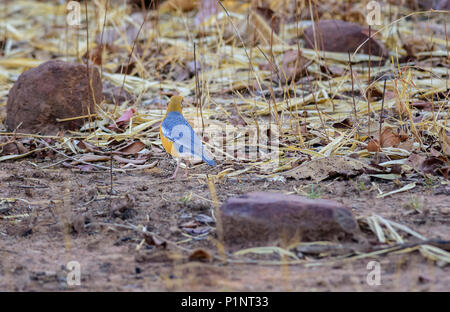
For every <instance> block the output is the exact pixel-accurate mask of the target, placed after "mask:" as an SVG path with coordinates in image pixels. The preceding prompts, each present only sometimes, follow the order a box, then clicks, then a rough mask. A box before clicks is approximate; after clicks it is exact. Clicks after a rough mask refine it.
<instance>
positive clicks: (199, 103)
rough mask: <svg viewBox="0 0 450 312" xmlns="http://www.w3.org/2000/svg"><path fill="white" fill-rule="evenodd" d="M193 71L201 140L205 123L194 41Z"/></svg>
mask: <svg viewBox="0 0 450 312" xmlns="http://www.w3.org/2000/svg"><path fill="white" fill-rule="evenodd" d="M194 71H195V73H194V74H195V97H196V103H197V111H198V109H200V118H201V119H202V138H203V136H204V132H205V122H204V120H203V109H202V106H203V105H202V91H201V89H200V81H199V79H198V72H197V51H196V44H195V41H194Z"/></svg>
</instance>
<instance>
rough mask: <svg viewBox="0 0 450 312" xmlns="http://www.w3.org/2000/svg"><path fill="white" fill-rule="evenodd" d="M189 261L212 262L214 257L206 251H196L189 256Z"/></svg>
mask: <svg viewBox="0 0 450 312" xmlns="http://www.w3.org/2000/svg"><path fill="white" fill-rule="evenodd" d="M188 259H189V261H199V262H211V261H212V256H211V254H210V253H209V252H207V251H206V250H204V249H196V250H194V251H193V252H192V253H191V254H190V255H189V258H188Z"/></svg>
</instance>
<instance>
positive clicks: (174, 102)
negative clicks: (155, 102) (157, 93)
mask: <svg viewBox="0 0 450 312" xmlns="http://www.w3.org/2000/svg"><path fill="white" fill-rule="evenodd" d="M182 101H183V97H182V96H180V95H174V96H172V97H171V98H170V101H169V106H168V107H167V112H166V114H168V113H170V112H178V113H180V114H181V112H182V110H181V102H182Z"/></svg>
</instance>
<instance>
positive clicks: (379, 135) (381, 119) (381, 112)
mask: <svg viewBox="0 0 450 312" xmlns="http://www.w3.org/2000/svg"><path fill="white" fill-rule="evenodd" d="M385 92H386V79H384V84H383V98H382V100H381V111H380V127H379V129H378V138H379V141H378V143H379V144H380V149H381V147H382V146H383V142H382V140H383V138H382V137H381V129H382V128H383V110H384V94H385ZM379 162H380V155H379V154H378V150H377V163H379Z"/></svg>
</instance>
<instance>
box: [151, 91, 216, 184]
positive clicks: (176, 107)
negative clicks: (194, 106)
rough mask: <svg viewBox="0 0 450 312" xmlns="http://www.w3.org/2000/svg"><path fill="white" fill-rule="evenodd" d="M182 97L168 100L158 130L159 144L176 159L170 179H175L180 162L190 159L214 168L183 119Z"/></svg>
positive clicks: (198, 139)
mask: <svg viewBox="0 0 450 312" xmlns="http://www.w3.org/2000/svg"><path fill="white" fill-rule="evenodd" d="M182 101H183V97H182V96H180V95H174V96H172V97H171V98H170V100H169V105H168V106H167V111H166V114H165V115H164V118H163V121H162V122H161V126H160V129H159V134H160V137H161V142H162V145H163V147H164V149H165V150H166V152H167V153H169V154H170V155H172V156H173V157H174V158H175V159H177V167H176V169H175V172H174V173H173V175H172V177H171V178H170V179H176V177H177V173H178V168H179V167H180V162H181V160H182V159H184V160H185V161H186V162H187V163H189V160H190V159H197V160H203V161H204V162H206V163H207V164H208V165H210V166H213V167H215V166H216V163H215V161H214V160H213V159H212V158H211V157H210V156H209V155H208V154H207V153H206V152H205V148H204V146H203V144H202V141H201V140H200V138H199V137H198V136H197V134H195V132H194V129H192V127H191V125H190V124H189V122H188V121H187V120H186V119H185V118H184V117H183V112H182V107H181V104H182ZM187 169H188V166H186V169H185V175H184V176H185V177H186V178H187V176H188V171H187Z"/></svg>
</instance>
